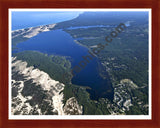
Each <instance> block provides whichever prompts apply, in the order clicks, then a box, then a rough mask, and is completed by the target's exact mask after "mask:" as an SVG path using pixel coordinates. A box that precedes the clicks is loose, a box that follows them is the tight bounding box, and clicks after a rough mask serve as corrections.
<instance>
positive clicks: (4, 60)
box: [0, 0, 160, 128]
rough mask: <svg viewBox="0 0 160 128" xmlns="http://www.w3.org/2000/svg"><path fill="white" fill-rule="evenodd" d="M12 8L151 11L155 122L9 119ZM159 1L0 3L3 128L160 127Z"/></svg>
mask: <svg viewBox="0 0 160 128" xmlns="http://www.w3.org/2000/svg"><path fill="white" fill-rule="evenodd" d="M9 8H151V9H152V120H9V119H8V44H9V37H8V30H9V28H8V9H9ZM159 9H160V0H133V1H132V0H52V1H51V0H39V1H38V0H30V1H29V0H14V1H11V0H0V128H53V127H55V128H58V127H60V128H66V127H79V128H85V127H86V128H89V127H96V128H99V127H114V128H126V127H142V128H148V127H149V128H160V110H159V109H160V94H159V93H160V57H159V48H160V45H159V43H160V38H159V36H160V33H159V31H158V30H160V25H159V24H160V18H159V16H160V12H159V11H160V10H159Z"/></svg>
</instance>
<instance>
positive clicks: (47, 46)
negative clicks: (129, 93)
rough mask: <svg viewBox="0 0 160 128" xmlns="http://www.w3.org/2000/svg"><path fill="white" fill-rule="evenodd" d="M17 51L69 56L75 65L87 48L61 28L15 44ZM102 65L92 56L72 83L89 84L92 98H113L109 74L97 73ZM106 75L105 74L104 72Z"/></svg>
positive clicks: (86, 51) (84, 54) (86, 53)
mask: <svg viewBox="0 0 160 128" xmlns="http://www.w3.org/2000/svg"><path fill="white" fill-rule="evenodd" d="M17 47H18V52H20V51H24V50H36V51H40V52H42V53H47V54H49V55H52V54H54V55H61V56H70V57H71V58H72V59H71V60H72V61H71V63H72V67H74V66H75V65H77V64H78V63H79V62H80V61H81V60H83V58H82V56H86V55H88V54H89V53H88V49H87V48H86V47H83V46H81V45H79V44H77V43H75V42H74V39H73V38H72V37H71V36H70V35H69V34H68V33H66V32H64V31H63V30H60V29H59V30H53V31H49V32H43V33H40V34H38V35H37V36H35V37H32V38H30V39H29V40H27V41H25V42H22V43H19V44H18V45H17ZM100 66H102V65H101V64H100V63H99V61H98V59H97V58H96V57H94V59H93V60H92V61H90V63H88V64H87V66H86V67H85V68H84V69H82V70H81V71H80V72H79V73H78V74H77V75H75V76H74V77H73V79H72V83H73V84H76V85H80V86H89V87H90V88H92V89H91V90H88V92H89V93H90V94H91V98H92V99H98V98H99V97H108V98H109V99H112V98H113V89H112V85H111V82H110V80H109V76H108V77H107V79H103V78H102V77H101V76H100V74H99V67H100ZM106 75H107V74H106Z"/></svg>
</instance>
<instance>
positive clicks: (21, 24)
mask: <svg viewBox="0 0 160 128" xmlns="http://www.w3.org/2000/svg"><path fill="white" fill-rule="evenodd" d="M80 13H82V12H53V11H52V12H35V11H34V12H33V11H27V12H24V11H20V12H17V11H13V12H12V14H11V16H12V31H13V30H18V29H23V28H29V27H36V26H40V25H47V24H54V23H59V22H63V21H67V20H71V19H74V18H76V17H77V16H79V14H80Z"/></svg>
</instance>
